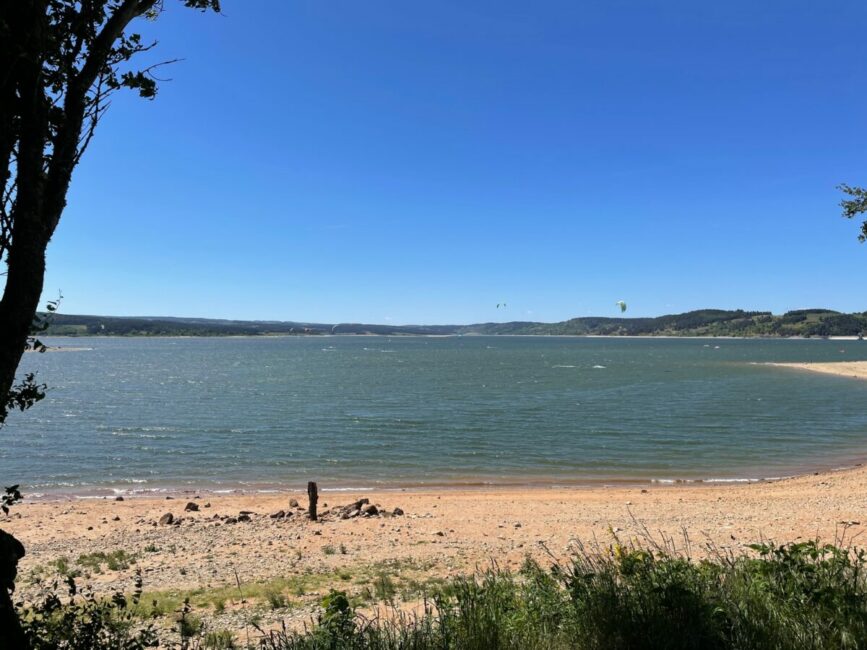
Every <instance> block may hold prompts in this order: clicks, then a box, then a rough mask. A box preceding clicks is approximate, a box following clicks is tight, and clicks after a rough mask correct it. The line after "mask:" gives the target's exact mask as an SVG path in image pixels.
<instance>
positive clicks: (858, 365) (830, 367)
mask: <svg viewBox="0 0 867 650" xmlns="http://www.w3.org/2000/svg"><path fill="white" fill-rule="evenodd" d="M766 365H769V366H777V367H780V368H794V369H796V370H809V371H810V372H821V373H823V374H826V375H837V376H839V377H851V378H853V379H867V361H829V362H821V361H820V362H816V363H768V364H766Z"/></svg>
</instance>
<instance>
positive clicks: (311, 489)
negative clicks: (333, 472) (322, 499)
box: [307, 481, 319, 521]
mask: <svg viewBox="0 0 867 650" xmlns="http://www.w3.org/2000/svg"><path fill="white" fill-rule="evenodd" d="M307 498H308V499H309V500H310V505H309V506H308V507H307V514H309V515H310V521H316V502H317V501H319V489H318V488H317V487H316V483H314V482H313V481H310V482H309V483H308V484H307Z"/></svg>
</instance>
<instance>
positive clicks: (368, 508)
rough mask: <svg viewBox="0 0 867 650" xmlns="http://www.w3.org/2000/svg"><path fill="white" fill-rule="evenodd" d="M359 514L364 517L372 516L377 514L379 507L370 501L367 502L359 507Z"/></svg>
mask: <svg viewBox="0 0 867 650" xmlns="http://www.w3.org/2000/svg"><path fill="white" fill-rule="evenodd" d="M361 514H363V515H364V516H365V517H373V516H374V515H378V514H379V509H378V508H377V507H376V506H375V505H373V504H372V503H368V504H366V505H363V506H362V507H361Z"/></svg>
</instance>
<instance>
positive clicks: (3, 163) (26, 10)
mask: <svg viewBox="0 0 867 650" xmlns="http://www.w3.org/2000/svg"><path fill="white" fill-rule="evenodd" d="M180 2H181V4H183V5H184V6H186V7H190V8H193V9H198V10H200V11H207V10H213V11H219V10H220V2H219V0H180ZM163 9H164V2H163V0H0V262H3V263H5V265H6V273H5V276H6V278H5V285H4V288H3V296H2V299H0V426H2V424H3V423H4V422H5V421H6V418H7V416H8V413H9V412H10V411H11V410H13V409H21V410H24V409H26V408H29V407H30V406H32V405H33V404H35V403H36V402H38V401H39V400H40V399H42V397H43V396H44V386H42V385H41V384H39V382H38V381H37V379H36V377H35V375H32V374H30V375H27V376H25V377H23V378H21V379H19V380H18V382H17V383H16V372H17V370H18V365H19V363H20V361H21V357H22V356H23V354H24V352H25V351H26V350H28V349H33V348H34V347H35V348H36V349H38V341H35V339H34V338H33V336H32V332H33V328H34V325H35V326H36V329H37V330H38V328H39V324H40V322H41V321H40V318H39V317H38V316H37V309H38V305H39V299H40V296H41V295H42V288H43V281H44V274H45V249H46V247H47V246H48V242H49V241H50V239H51V237H52V235H53V234H54V231H55V229H56V228H57V224H58V223H59V221H60V217H61V215H62V214H63V210H64V208H65V207H66V194H67V190H68V189H69V184H70V181H71V179H72V172H73V170H74V169H75V166H76V165H77V164H78V162H79V161H80V160H81V157H82V155H83V154H84V152H85V151H86V150H87V146H88V144H90V141H91V139H92V138H93V135H94V133H95V131H96V128H97V125H98V124H99V121H100V119H101V118H102V117H103V115H104V114H105V111H106V110H107V109H108V105H109V104H108V98H109V97H110V96H111V94H112V93H113V92H115V91H117V90H119V89H121V88H130V89H132V90H135V91H136V92H138V93H139V95H140V96H141V97H144V98H146V99H152V98H153V97H154V96H155V95H156V93H157V79H156V77H154V75H153V70H154V68H155V67H156V66H150V67H147V68H144V69H140V68H136V67H135V65H134V59H135V57H136V55H137V54H140V53H142V52H146V51H148V50H151V49H152V48H153V47H154V46H155V45H156V43H145V42H143V41H142V38H141V36H140V35H139V34H137V33H132V32H130V31H128V30H129V27H130V25H131V23H133V22H134V21H136V20H138V19H151V20H154V19H156V18H158V17H159V15H160V13H161V12H162V11H163ZM158 65H161V64H158ZM4 505H5V501H4ZM22 553H23V547H21V545H20V543H18V541H17V540H15V539H14V538H13V537H12V536H11V535H8V534H7V533H3V532H2V531H0V582H2V585H0V630H2V634H0V636H3V635H6V638H3V639H0V640H2V641H4V642H5V643H7V645H8V647H12V648H17V647H23V645H24V641H23V637H22V635H21V628H20V625H19V624H18V620H17V617H16V616H15V612H14V610H12V608H11V599H10V598H9V591H8V590H9V589H10V588H11V586H12V580H13V579H14V576H15V565H16V564H17V560H18V557H20V555H21V554H22Z"/></svg>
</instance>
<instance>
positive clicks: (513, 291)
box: [45, 0, 867, 323]
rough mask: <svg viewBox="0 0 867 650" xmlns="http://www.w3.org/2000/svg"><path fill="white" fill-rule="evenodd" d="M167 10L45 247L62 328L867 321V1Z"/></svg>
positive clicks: (236, 5)
mask: <svg viewBox="0 0 867 650" xmlns="http://www.w3.org/2000/svg"><path fill="white" fill-rule="evenodd" d="M166 7H167V10H166V11H165V13H164V15H163V16H162V17H161V18H160V20H159V21H157V22H156V23H154V24H144V25H143V28H144V32H145V33H148V34H152V35H155V36H157V37H158V38H159V40H160V46H159V48H158V55H157V56H159V57H162V58H175V57H182V58H183V59H184V61H183V62H181V63H178V64H175V65H174V66H172V67H171V68H170V69H168V70H167V71H166V72H165V73H164V74H165V76H170V77H171V78H172V81H171V82H167V83H164V84H162V87H161V90H160V94H159V96H158V97H157V99H156V100H155V101H154V102H147V101H143V100H140V99H137V98H135V97H134V96H133V95H131V94H129V93H127V94H119V95H118V96H117V97H116V98H115V100H114V104H113V106H112V108H111V111H110V112H109V114H108V116H107V117H106V119H105V121H104V123H103V124H102V125H101V127H100V130H99V132H98V135H97V137H96V139H95V141H94V143H93V145H92V147H91V149H90V150H89V151H88V153H87V156H86V158H85V160H84V162H83V163H82V164H81V165H80V167H79V168H78V169H77V171H76V174H75V176H74V179H73V186H72V189H71V192H70V195H69V205H68V208H67V210H66V212H65V214H64V216H63V219H62V221H61V225H60V227H59V229H58V231H57V233H56V235H55V237H54V240H53V242H52V244H51V246H50V248H49V255H48V267H49V271H48V276H47V281H46V293H45V297H46V298H49V297H52V296H54V295H55V294H56V292H57V290H59V289H60V290H62V291H63V293H64V295H65V301H64V304H63V307H62V309H63V311H64V312H66V313H90V314H115V315H178V316H209V317H228V318H245V319H246V318H260V319H265V318H267V319H285V320H309V321H325V322H339V321H366V322H380V323H388V322H392V323H411V322H412V323H418V322H423V323H466V322H478V321H488V320H524V319H532V320H545V321H553V320H561V319H565V318H569V317H573V316H582V315H588V314H594V315H615V314H616V313H617V312H618V310H617V307H616V306H615V304H614V303H615V301H617V300H621V299H622V300H626V301H627V302H628V303H629V311H628V313H627V315H634V316H642V315H657V314H662V313H670V312H680V311H686V310H689V309H696V308H703V307H721V308H737V307H742V308H747V309H770V310H773V311H774V312H782V311H786V310H788V309H794V308H800V307H812V306H824V307H830V308H835V309H840V310H845V311H854V310H857V311H861V310H865V309H867V292H865V282H864V280H865V278H867V245H859V244H858V242H857V240H856V234H857V224H856V223H855V222H851V221H846V220H844V219H843V218H842V217H840V216H839V212H840V211H839V208H838V207H837V203H838V202H839V200H840V196H839V193H838V192H837V191H836V190H835V185H837V184H838V183H840V182H848V183H852V184H859V183H860V184H867V83H865V78H867V38H865V36H864V34H865V33H867V3H865V2H863V0H840V1H837V2H830V3H824V2H815V1H813V0H809V1H807V0H801V1H798V0H795V1H791V0H789V1H785V2H783V1H773V2H756V1H755V0H749V1H745V0H737V1H730V2H713V3H711V2H695V1H694V0H689V1H686V0H683V1H677V2H675V1H673V0H672V1H661V0H660V1H647V0H634V1H632V2H620V1H616V0H595V1H593V2H587V1H576V0H568V1H567V0H564V1H548V2H544V1H543V2H533V3H528V2H513V1H512V0H497V1H495V2H494V1H491V2H473V1H466V0H460V1H458V0H445V1H437V2H409V3H408V2H398V1H392V2H384V1H379V0H370V1H367V2H358V1H357V0H329V1H327V2H322V1H321V0H310V1H294V0H293V1H288V0H286V1H283V0H280V1H277V0H272V1H266V0H243V1H242V0H224V15H222V16H213V15H208V16H202V15H200V14H197V13H195V12H192V11H189V10H185V9H183V8H182V7H181V5H180V2H177V1H175V0H167V1H166ZM501 302H506V303H507V304H508V307H507V308H506V309H499V310H498V309H497V308H496V304H497V303H501Z"/></svg>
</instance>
